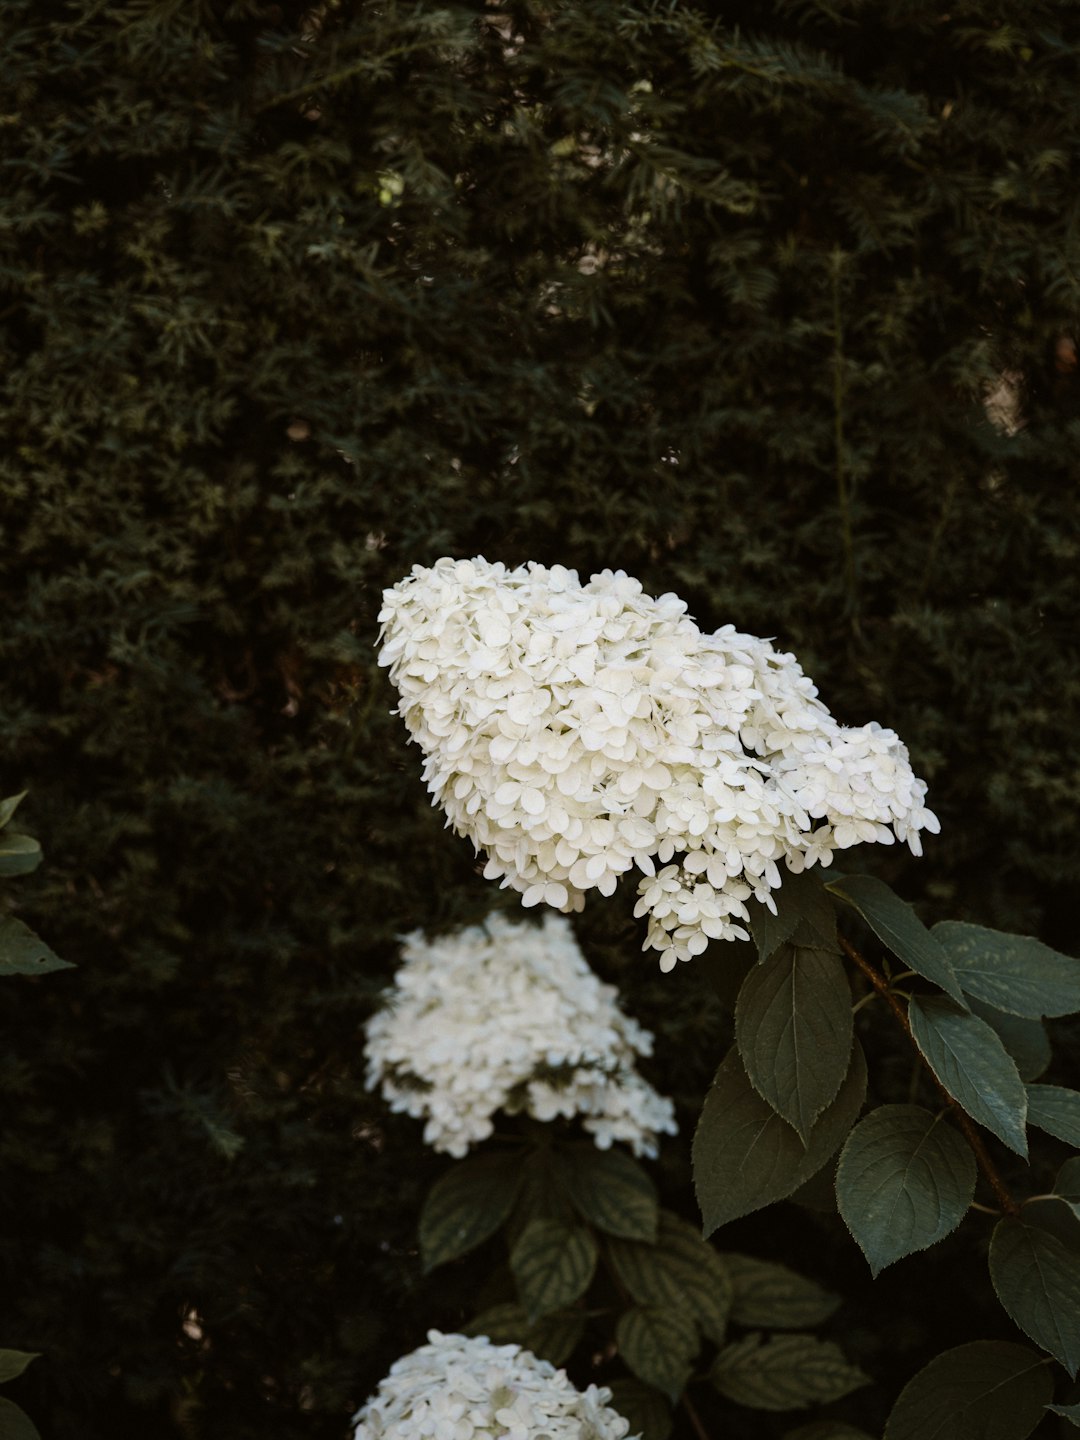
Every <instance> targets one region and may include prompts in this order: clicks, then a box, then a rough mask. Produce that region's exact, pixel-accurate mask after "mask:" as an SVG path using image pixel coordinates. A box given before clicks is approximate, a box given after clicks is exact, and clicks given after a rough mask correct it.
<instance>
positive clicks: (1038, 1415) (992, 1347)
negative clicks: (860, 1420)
mask: <svg viewBox="0 0 1080 1440" xmlns="http://www.w3.org/2000/svg"><path fill="white" fill-rule="evenodd" d="M1053 1391H1054V1386H1053V1382H1052V1380H1051V1379H1050V1376H1049V1374H1048V1373H1047V1369H1046V1365H1045V1364H1044V1363H1043V1360H1042V1357H1041V1356H1040V1355H1036V1354H1035V1353H1034V1351H1032V1350H1029V1349H1028V1348H1027V1346H1026V1345H1012V1344H1009V1343H1008V1342H1006V1341H1002V1340H974V1341H972V1342H971V1343H970V1344H969V1345H957V1346H956V1348H955V1349H953V1350H946V1351H945V1353H944V1354H943V1355H937V1356H935V1358H934V1359H933V1360H931V1361H930V1363H929V1365H925V1366H924V1367H923V1368H922V1369H921V1370H920V1371H919V1373H918V1374H917V1375H916V1376H914V1377H913V1379H911V1380H909V1381H908V1383H907V1384H906V1385H905V1386H904V1388H903V1390H901V1391H900V1395H899V1397H898V1398H897V1401H896V1404H895V1405H894V1406H893V1409H892V1414H891V1415H890V1416H889V1419H888V1421H887V1422H886V1425H885V1440H1026V1437H1027V1436H1028V1435H1030V1434H1031V1432H1032V1430H1034V1429H1035V1426H1036V1425H1037V1424H1038V1423H1039V1421H1040V1420H1041V1419H1042V1412H1043V1408H1044V1406H1045V1405H1046V1402H1047V1401H1048V1400H1049V1398H1050V1396H1051V1395H1052V1394H1053Z"/></svg>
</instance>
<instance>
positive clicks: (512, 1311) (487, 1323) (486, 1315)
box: [461, 1302, 529, 1345]
mask: <svg viewBox="0 0 1080 1440" xmlns="http://www.w3.org/2000/svg"><path fill="white" fill-rule="evenodd" d="M528 1330H529V1317H528V1316H527V1315H526V1314H525V1307H524V1306H523V1305H518V1304H517V1303H516V1302H509V1303H507V1304H504V1305H492V1306H491V1307H490V1308H489V1309H487V1310H482V1311H481V1312H480V1314H479V1315H474V1316H473V1318H472V1319H471V1320H470V1321H469V1322H468V1323H467V1324H465V1325H462V1327H461V1333H462V1334H463V1335H486V1336H487V1337H488V1339H489V1340H490V1341H491V1343H492V1344H493V1345H510V1344H514V1345H524V1343H525V1335H526V1333H527V1332H528Z"/></svg>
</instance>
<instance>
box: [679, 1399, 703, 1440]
mask: <svg viewBox="0 0 1080 1440" xmlns="http://www.w3.org/2000/svg"><path fill="white" fill-rule="evenodd" d="M681 1399H682V1403H683V1407H684V1409H685V1410H686V1413H687V1415H689V1417H690V1424H691V1425H692V1426H693V1427H694V1433H695V1434H696V1435H697V1437H698V1440H709V1432H708V1431H707V1430H706V1429H705V1426H704V1425H703V1424H702V1423H701V1416H700V1415H699V1414H698V1412H697V1409H696V1407H695V1406H694V1402H693V1401H692V1400H691V1399H690V1396H689V1395H688V1394H687V1392H686V1391H685V1390H684V1391H683V1393H682V1397H681Z"/></svg>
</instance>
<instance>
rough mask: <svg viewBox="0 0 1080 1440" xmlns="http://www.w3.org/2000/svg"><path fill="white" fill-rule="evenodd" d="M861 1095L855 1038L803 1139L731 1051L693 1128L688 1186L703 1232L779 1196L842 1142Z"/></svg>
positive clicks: (862, 1068)
mask: <svg viewBox="0 0 1080 1440" xmlns="http://www.w3.org/2000/svg"><path fill="white" fill-rule="evenodd" d="M865 1094H866V1061H865V1059H864V1057H863V1053H862V1049H861V1047H860V1046H859V1045H858V1043H856V1044H855V1045H854V1046H853V1047H852V1055H851V1065H850V1068H849V1069H848V1073H847V1077H846V1079H845V1080H844V1083H843V1085H841V1087H840V1093H839V1094H838V1095H837V1097H836V1099H835V1100H834V1101H833V1102H832V1104H831V1105H830V1106H829V1107H828V1109H827V1110H826V1111H825V1113H824V1114H823V1115H822V1116H821V1118H820V1119H819V1120H818V1122H817V1124H816V1125H815V1126H814V1128H813V1129H812V1130H811V1132H810V1136H809V1139H808V1142H807V1144H806V1146H805V1148H804V1146H803V1144H802V1141H801V1140H800V1139H799V1137H798V1136H797V1135H796V1134H795V1131H794V1130H792V1128H791V1126H790V1125H788V1123H787V1122H786V1121H785V1120H781V1119H780V1116H779V1115H777V1113H776V1111H775V1110H773V1109H772V1107H771V1106H769V1105H767V1104H766V1102H765V1101H764V1100H762V1098H761V1096H760V1095H759V1094H758V1093H757V1091H756V1090H755V1089H754V1087H753V1086H752V1085H751V1084H750V1081H749V1080H748V1079H747V1078H746V1072H745V1071H744V1069H743V1067H742V1061H741V1060H740V1059H739V1054H738V1051H737V1050H735V1049H732V1050H730V1051H729V1052H728V1054H727V1056H726V1057H725V1059H724V1061H723V1063H722V1064H721V1066H720V1069H719V1070H718V1071H717V1072H716V1077H715V1079H714V1080H713V1083H712V1087H711V1088H710V1090H709V1093H708V1095H706V1097H705V1105H704V1108H703V1110H702V1112H701V1118H700V1120H699V1121H698V1126H697V1131H696V1132H695V1134H694V1147H693V1156H694V1190H695V1193H696V1194H697V1200H698V1204H699V1205H700V1207H701V1213H702V1217H703V1219H704V1222H705V1227H704V1228H705V1234H706V1235H711V1234H712V1232H713V1231H714V1230H715V1229H716V1228H717V1227H718V1226H719V1225H726V1224H727V1223H728V1221H729V1220H737V1219H738V1218H739V1216H740V1215H749V1214H750V1212H751V1211H753V1210H760V1209H762V1208H763V1207H764V1206H765V1205H771V1204H772V1202H773V1201H774V1200H783V1199H784V1198H785V1197H786V1196H788V1195H790V1194H791V1193H792V1191H793V1190H797V1189H798V1188H799V1186H800V1185H802V1184H803V1183H804V1181H806V1180H809V1179H810V1177H811V1175H814V1174H816V1173H817V1171H818V1170H820V1169H821V1167H822V1166H823V1165H824V1164H825V1162H826V1161H827V1160H828V1159H829V1157H830V1156H831V1155H834V1154H835V1153H836V1151H837V1150H838V1149H839V1147H840V1145H841V1144H842V1143H843V1141H844V1138H845V1137H846V1135H847V1133H848V1131H849V1130H850V1129H851V1127H852V1125H853V1124H854V1123H855V1118H856V1116H857V1115H858V1113H859V1110H860V1108H861V1106H862V1102H863V1097H864V1096H865Z"/></svg>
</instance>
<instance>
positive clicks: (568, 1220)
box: [507, 1146, 576, 1246]
mask: <svg viewBox="0 0 1080 1440" xmlns="http://www.w3.org/2000/svg"><path fill="white" fill-rule="evenodd" d="M575 1213H576V1212H575V1210H574V1206H573V1205H572V1204H571V1201H570V1196H569V1194H568V1193H567V1189H566V1186H565V1185H564V1184H563V1183H562V1171H561V1168H560V1166H559V1165H558V1164H557V1163H556V1161H555V1158H554V1156H553V1153H552V1151H551V1149H549V1148H548V1147H547V1146H542V1147H540V1148H539V1149H535V1150H532V1151H531V1153H529V1154H528V1155H527V1156H526V1158H525V1161H524V1164H523V1165H522V1167H521V1190H520V1193H519V1195H518V1201H517V1205H516V1206H515V1209H514V1213H513V1215H512V1216H511V1217H510V1224H509V1226H508V1227H507V1237H508V1242H509V1244H510V1245H511V1246H513V1245H514V1244H515V1243H516V1241H517V1240H518V1239H519V1238H520V1236H521V1233H522V1231H523V1230H524V1229H525V1227H526V1225H528V1224H529V1223H530V1221H532V1220H560V1221H562V1223H563V1224H564V1225H573V1224H574V1219H575Z"/></svg>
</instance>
